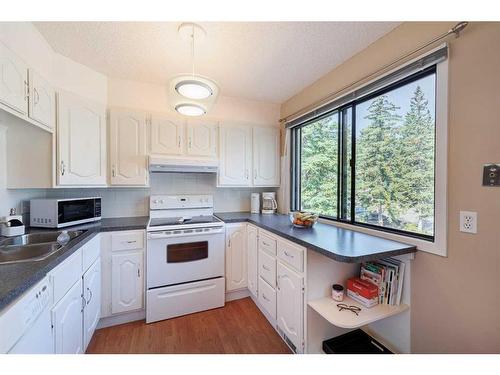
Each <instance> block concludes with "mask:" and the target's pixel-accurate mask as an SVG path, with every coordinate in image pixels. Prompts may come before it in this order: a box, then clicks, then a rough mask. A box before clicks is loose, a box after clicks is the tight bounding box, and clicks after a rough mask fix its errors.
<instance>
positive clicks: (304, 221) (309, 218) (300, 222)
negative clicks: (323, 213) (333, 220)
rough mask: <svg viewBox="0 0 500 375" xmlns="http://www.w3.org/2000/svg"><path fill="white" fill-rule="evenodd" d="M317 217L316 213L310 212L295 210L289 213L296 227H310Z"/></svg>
mask: <svg viewBox="0 0 500 375" xmlns="http://www.w3.org/2000/svg"><path fill="white" fill-rule="evenodd" d="M318 217H319V215H318V214H315V213H312V212H302V211H295V212H292V213H290V220H291V222H292V224H293V226H294V227H297V228H311V227H312V226H313V225H314V224H315V223H316V222H317V221H318Z"/></svg>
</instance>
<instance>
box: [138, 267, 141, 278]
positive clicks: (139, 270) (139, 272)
mask: <svg viewBox="0 0 500 375" xmlns="http://www.w3.org/2000/svg"><path fill="white" fill-rule="evenodd" d="M137 277H139V278H140V277H141V269H140V268H138V269H137Z"/></svg>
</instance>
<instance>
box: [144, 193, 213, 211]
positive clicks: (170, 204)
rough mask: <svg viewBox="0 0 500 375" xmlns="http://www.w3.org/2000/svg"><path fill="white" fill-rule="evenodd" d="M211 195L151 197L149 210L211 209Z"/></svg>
mask: <svg viewBox="0 0 500 375" xmlns="http://www.w3.org/2000/svg"><path fill="white" fill-rule="evenodd" d="M213 206H214V199H213V196H212V195H151V196H150V197H149V208H150V209H151V210H176V209H182V208H212V207H213Z"/></svg>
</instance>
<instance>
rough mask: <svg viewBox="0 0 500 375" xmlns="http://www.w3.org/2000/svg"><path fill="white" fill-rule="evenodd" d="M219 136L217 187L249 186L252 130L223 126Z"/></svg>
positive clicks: (250, 179)
mask: <svg viewBox="0 0 500 375" xmlns="http://www.w3.org/2000/svg"><path fill="white" fill-rule="evenodd" d="M219 134H220V136H219V145H220V164H219V186H251V183H252V176H251V173H252V128H251V127H250V126H245V125H239V126H237V125H230V126H228V125H224V126H221V128H220V131H219Z"/></svg>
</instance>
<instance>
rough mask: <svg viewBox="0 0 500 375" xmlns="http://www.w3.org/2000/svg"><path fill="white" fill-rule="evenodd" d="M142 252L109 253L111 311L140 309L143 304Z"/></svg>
mask: <svg viewBox="0 0 500 375" xmlns="http://www.w3.org/2000/svg"><path fill="white" fill-rule="evenodd" d="M142 257H143V252H142V251H134V252H123V253H115V254H112V255H111V313H112V314H116V313H121V312H125V311H132V310H137V309H141V308H142V306H143V296H144V290H143V288H144V287H143V274H144V272H143V259H142Z"/></svg>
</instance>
